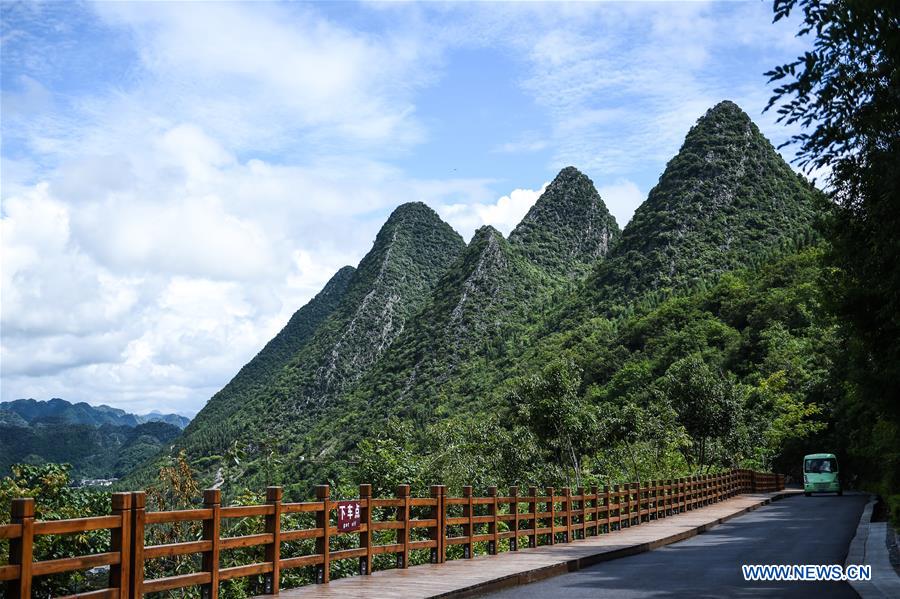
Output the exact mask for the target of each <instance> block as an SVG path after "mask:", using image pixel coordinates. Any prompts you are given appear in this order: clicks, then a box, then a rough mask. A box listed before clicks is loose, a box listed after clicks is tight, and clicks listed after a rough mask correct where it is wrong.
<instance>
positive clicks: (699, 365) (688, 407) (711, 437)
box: [661, 354, 742, 468]
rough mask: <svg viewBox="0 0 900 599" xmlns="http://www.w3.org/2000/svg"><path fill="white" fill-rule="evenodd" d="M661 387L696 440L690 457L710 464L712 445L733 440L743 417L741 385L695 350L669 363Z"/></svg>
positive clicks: (704, 464)
mask: <svg viewBox="0 0 900 599" xmlns="http://www.w3.org/2000/svg"><path fill="white" fill-rule="evenodd" d="M661 388H662V390H663V394H664V396H665V397H666V399H667V400H668V401H669V402H671V404H672V406H673V407H674V408H675V411H676V412H677V413H678V420H679V421H680V422H681V424H682V425H683V426H684V428H685V430H686V431H687V433H688V435H690V436H691V439H692V440H693V447H692V448H691V451H690V453H689V460H690V461H691V462H692V463H693V464H695V465H697V466H699V467H701V468H702V467H703V466H709V465H710V462H709V461H708V459H709V458H710V454H711V451H710V449H711V447H710V446H711V445H713V444H715V443H716V442H718V443H719V444H726V445H727V444H730V443H731V442H732V441H733V439H732V437H733V435H734V433H735V432H736V430H737V428H738V424H739V422H740V419H741V406H742V392H741V389H740V387H739V386H738V385H737V384H735V382H734V381H733V380H731V379H730V378H729V377H726V376H725V375H724V374H723V373H722V372H721V371H718V370H716V369H714V368H712V367H710V366H709V365H708V364H707V363H706V362H704V361H703V359H702V358H701V357H700V356H699V355H697V354H693V355H690V356H688V357H686V358H682V359H681V360H678V361H677V362H675V363H674V364H672V366H671V367H669V369H668V370H667V371H666V374H665V376H664V377H663V380H662V383H661Z"/></svg>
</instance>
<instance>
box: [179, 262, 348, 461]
mask: <svg viewBox="0 0 900 599" xmlns="http://www.w3.org/2000/svg"><path fill="white" fill-rule="evenodd" d="M355 272H356V269H354V268H353V267H352V266H345V267H344V268H342V269H340V270H339V271H337V273H335V275H334V276H333V277H331V279H330V280H329V281H328V283H326V284H325V287H324V288H323V289H322V291H320V292H319V293H318V294H317V295H316V296H315V297H314V298H313V299H311V300H310V301H309V303H307V304H306V305H305V306H303V307H302V308H300V309H299V310H297V311H296V312H294V315H293V316H291V319H290V320H289V321H288V323H287V324H286V325H285V326H284V328H283V329H281V331H280V332H279V333H278V334H277V335H275V337H273V338H272V340H271V341H269V342H268V343H267V344H266V346H265V347H263V348H262V350H260V352H259V353H258V354H256V356H255V357H254V358H253V359H252V360H250V361H249V362H248V363H247V364H246V365H244V367H243V368H241V369H240V371H238V373H237V374H236V375H235V377H234V378H233V379H231V381H230V382H229V383H228V384H227V385H225V387H224V388H223V389H222V390H221V391H219V392H218V393H216V394H215V395H213V396H212V398H211V399H210V400H209V401H208V402H207V403H206V405H205V406H204V407H203V409H202V410H201V411H200V412H199V413H198V414H197V416H196V417H195V418H194V420H193V422H191V424H190V425H189V426H188V428H187V430H186V431H185V436H186V437H188V438H190V439H193V438H194V435H196V434H197V431H201V436H202V438H203V439H204V440H205V442H206V444H207V445H208V446H209V447H210V448H212V449H219V448H221V447H225V446H227V445H228V444H229V443H230V439H231V436H232V433H233V431H231V430H229V429H228V428H227V427H224V426H221V424H222V422H223V421H224V420H227V419H228V418H229V416H231V415H233V414H234V413H235V412H237V411H239V410H240V409H241V407H242V406H243V405H244V404H246V403H247V402H250V401H252V399H253V398H254V397H256V396H257V395H258V394H260V393H262V392H263V391H264V390H265V389H266V387H267V386H268V385H269V384H270V382H271V380H272V379H273V378H275V377H276V376H278V374H279V372H280V371H281V370H282V369H283V368H284V367H285V366H286V365H287V364H288V362H290V361H291V359H292V358H293V357H294V356H295V355H296V354H297V352H298V351H300V350H301V349H302V348H303V346H304V345H305V344H306V342H307V341H309V340H310V338H311V337H312V336H313V334H314V333H315V332H316V329H317V328H318V326H319V325H320V324H322V321H324V320H325V319H326V318H328V317H329V316H331V314H332V313H334V311H335V310H336V309H337V308H338V306H340V304H341V300H343V299H344V296H345V294H346V292H347V287H348V285H349V284H350V281H351V280H352V279H353V274H354V273H355ZM212 431H214V432H212ZM198 449H201V448H198Z"/></svg>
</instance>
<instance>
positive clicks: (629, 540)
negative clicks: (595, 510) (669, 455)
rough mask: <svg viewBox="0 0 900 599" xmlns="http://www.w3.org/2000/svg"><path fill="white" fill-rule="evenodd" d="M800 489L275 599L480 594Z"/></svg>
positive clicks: (681, 532) (695, 530) (613, 554)
mask: <svg viewBox="0 0 900 599" xmlns="http://www.w3.org/2000/svg"><path fill="white" fill-rule="evenodd" d="M800 492H801V491H799V490H785V491H778V492H774V493H755V494H748V495H739V496H737V497H733V498H731V499H728V500H726V501H723V502H721V503H716V504H713V505H711V506H707V507H704V508H702V509H698V510H692V511H689V512H685V513H682V514H678V515H676V516H670V517H668V518H665V519H663V520H654V521H652V522H645V523H643V524H641V525H640V526H633V527H629V528H625V529H623V530H621V531H617V532H613V533H611V534H604V535H601V536H598V537H589V538H588V539H586V540H580V541H575V542H573V543H568V544H562V545H552V546H540V547H537V548H534V549H523V550H520V551H516V552H505V553H501V554H499V555H491V556H480V557H476V558H474V559H469V560H463V559H460V560H452V561H448V562H446V563H443V564H427V565H422V566H415V567H411V568H408V569H405V570H385V571H380V572H375V573H373V574H371V575H370V576H353V577H350V578H342V579H340V580H335V581H332V582H330V583H329V584H318V585H308V586H304V587H299V588H296V589H288V590H283V591H281V593H280V597H282V598H283V599H301V598H302V599H313V598H316V599H323V598H328V599H337V598H352V599H366V598H370V597H371V598H378V599H393V598H398V599H399V598H404V599H407V598H415V597H420V598H426V597H468V596H474V595H479V594H482V593H487V592H490V591H495V590H498V589H501V588H506V587H509V586H515V585H519V584H525V583H528V582H533V581H536V580H541V579H543V578H548V577H550V576H556V575H558V574H563V573H565V572H571V571H575V570H578V569H580V568H584V567H586V566H590V565H593V564H596V563H599V562H602V561H607V560H610V559H615V558H618V557H624V556H627V555H634V554H636V553H643V552H645V551H650V550H651V549H656V548H658V547H662V546H664V545H668V544H670V543H675V542H677V541H681V540H684V539H687V538H689V537H692V536H694V535H696V534H699V533H701V532H704V531H706V530H708V529H710V528H711V527H713V526H715V525H716V524H719V523H721V522H724V521H725V520H728V519H730V518H733V517H735V516H739V515H741V514H744V513H746V512H748V511H750V510H752V509H755V508H757V507H759V506H762V505H765V504H767V503H769V502H771V501H773V500H775V499H779V498H781V497H785V496H790V495H795V494H797V493H800ZM266 597H271V595H262V596H260V597H258V598H257V599H264V598H266Z"/></svg>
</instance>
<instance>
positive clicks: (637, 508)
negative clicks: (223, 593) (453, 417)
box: [0, 470, 784, 599]
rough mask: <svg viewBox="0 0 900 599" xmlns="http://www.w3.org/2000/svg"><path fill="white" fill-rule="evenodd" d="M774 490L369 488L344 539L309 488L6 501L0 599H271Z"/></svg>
mask: <svg viewBox="0 0 900 599" xmlns="http://www.w3.org/2000/svg"><path fill="white" fill-rule="evenodd" d="M783 488H784V476H783V475H777V474H769V473H760V472H753V471H750V470H731V471H728V472H723V473H720V474H714V475H706V476H692V477H689V478H678V479H671V480H662V481H648V482H645V483H642V484H639V483H627V484H624V485H615V486H612V487H603V488H602V489H599V488H597V487H592V488H591V489H589V490H585V489H577V490H576V491H575V492H574V493H573V492H572V491H571V490H570V489H568V488H564V489H554V488H553V487H547V488H545V489H542V490H538V489H537V488H536V487H531V488H529V489H528V491H527V493H526V494H520V493H519V489H518V488H516V487H511V488H510V489H508V492H507V494H506V495H503V496H501V495H499V494H498V492H497V488H496V487H489V488H488V490H487V494H486V495H485V496H475V495H474V494H473V492H472V487H464V488H463V493H462V496H460V497H451V496H449V495H446V494H445V487H444V486H443V485H434V486H432V487H431V489H430V496H428V497H412V496H410V492H409V485H401V486H400V487H398V488H397V492H396V494H395V496H394V497H391V498H374V497H372V496H371V485H360V486H359V498H358V499H356V500H354V501H357V502H358V503H359V506H360V525H359V528H358V529H356V530H354V531H352V532H339V531H338V529H337V528H336V523H337V517H336V514H335V512H336V508H337V505H338V504H337V502H336V501H332V498H331V496H330V489H329V487H328V486H327V485H323V486H319V487H316V500H315V501H312V502H304V503H284V502H282V489H281V487H269V488H268V490H267V501H266V503H265V504H262V505H251V506H234V507H226V506H222V505H221V497H220V493H219V491H218V490H207V491H205V492H204V494H203V507H202V508H199V509H190V510H179V511H168V512H148V511H146V510H145V495H144V493H143V492H135V493H113V494H112V514H111V515H109V516H98V517H92V518H78V519H71V520H52V521H35V519H34V500H33V499H28V498H25V499H16V500H14V502H13V505H12V522H11V523H10V524H6V525H0V539H9V562H8V565H6V566H0V581H6V585H7V596H9V597H12V598H18V599H26V598H29V597H31V585H32V578H33V577H35V576H44V575H49V574H58V573H63V572H71V571H76V570H87V569H91V568H96V567H100V566H108V567H109V587H108V588H106V589H102V590H97V591H91V592H87V593H79V594H77V595H71V596H69V597H76V596H77V597H84V598H107V599H116V598H122V599H124V598H125V597H143V595H144V594H145V593H153V592H160V591H167V590H171V589H181V588H187V587H193V586H198V585H199V586H201V588H202V590H203V595H204V597H209V598H211V599H216V598H217V597H218V592H219V583H221V582H223V581H227V580H230V579H234V578H240V577H248V576H255V577H259V576H262V577H264V592H265V593H271V594H275V593H277V592H278V589H279V586H280V580H281V572H282V571H284V570H287V569H291V568H302V567H310V568H313V569H314V570H313V571H314V579H315V581H316V582H318V583H327V582H328V581H329V579H330V577H331V568H332V564H334V563H335V562H337V561H339V560H357V561H358V571H359V573H360V574H362V575H365V574H371V572H372V568H373V559H374V558H375V556H378V555H383V554H393V555H394V556H395V559H394V560H392V562H393V563H395V564H396V567H399V568H406V567H409V558H410V552H412V551H417V550H426V551H427V552H429V554H430V561H431V563H443V562H444V561H446V560H447V559H448V558H449V557H452V556H457V557H461V558H464V559H466V558H467V559H471V558H473V557H474V556H475V553H476V551H475V549H476V547H475V544H476V543H477V544H480V545H481V547H483V548H486V552H487V553H488V554H496V553H497V552H499V551H518V550H521V549H523V548H525V547H537V546H538V545H547V544H549V545H553V544H557V543H566V542H572V541H576V540H579V539H585V538H588V537H592V536H595V535H599V534H605V533H609V532H613V531H615V530H618V529H621V528H624V527H628V526H635V525H639V524H640V523H642V522H649V521H652V520H657V519H660V518H665V517H667V516H671V515H673V514H677V513H679V512H684V511H687V510H694V509H699V508H702V507H704V506H706V505H709V504H711V503H716V502H718V501H722V500H724V499H727V498H729V497H732V496H734V495H737V494H740V493H749V492H769V491H776V490H781V489H783ZM302 513H306V514H311V515H314V519H315V525H314V526H313V527H311V528H299V529H286V527H285V522H284V521H285V520H288V519H289V517H290V515H291V514H302ZM248 517H259V518H262V520H263V522H264V531H265V532H262V533H259V534H250V535H244V536H235V537H223V536H222V534H221V533H222V523H223V522H224V521H227V520H230V519H236V518H248ZM177 522H200V523H202V537H201V538H200V539H199V540H187V541H181V542H176V543H170V544H165V545H146V539H147V535H146V533H147V532H148V530H149V529H150V528H151V527H153V526H157V525H166V524H170V523H177ZM103 529H106V530H109V531H110V535H111V538H110V543H109V551H107V552H104V553H98V554H94V555H83V556H75V557H69V558H62V559H52V560H45V561H34V559H33V552H32V549H33V543H34V538H35V537H37V536H40V535H65V534H73V533H81V532H86V531H92V530H103ZM378 531H395V534H392V535H390V536H391V537H392V538H391V539H390V540H392V541H393V542H389V543H381V544H378V543H376V539H375V536H374V534H373V533H376V532H378ZM346 536H350V537H356V539H351V540H354V541H355V542H353V543H352V545H355V546H354V547H352V548H349V549H340V550H332V545H333V544H335V543H332V541H333V540H335V539H338V538H340V537H346ZM382 536H383V535H382ZM300 539H313V540H314V547H315V549H314V552H313V553H310V554H307V555H301V556H293V557H283V556H282V555H281V550H282V544H283V543H287V542H290V541H296V540H300ZM382 540H383V539H382ZM523 541H524V545H523ZM453 546H462V551H461V552H460V551H459V550H458V549H457V550H452V549H450V548H451V547H453ZM248 547H263V548H264V560H263V561H259V562H255V563H248V564H245V565H240V566H234V567H228V568H222V567H220V554H221V552H223V551H227V550H230V549H238V548H248ZM198 554H199V555H200V556H201V560H200V564H201V568H200V569H199V570H197V571H196V572H192V573H188V574H180V575H176V576H169V577H165V578H151V579H145V564H146V562H148V561H149V560H154V559H159V558H171V557H175V556H184V555H198ZM451 554H452V555H451Z"/></svg>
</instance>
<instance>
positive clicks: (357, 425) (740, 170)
mask: <svg viewBox="0 0 900 599" xmlns="http://www.w3.org/2000/svg"><path fill="white" fill-rule="evenodd" d="M816 194H817V192H816V191H815V189H814V188H813V187H811V186H810V185H809V184H807V183H806V182H805V181H804V180H803V179H802V178H801V177H798V176H797V175H796V174H795V173H794V172H793V171H791V169H790V167H788V166H787V164H785V162H784V160H783V159H782V158H781V157H780V156H779V155H778V154H777V152H775V150H774V149H773V148H772V146H771V144H769V142H768V141H767V140H766V139H765V138H764V137H762V135H761V134H760V133H759V130H758V129H757V128H756V126H755V125H754V124H753V123H752V122H751V121H750V119H749V117H747V115H746V114H745V113H744V112H743V111H741V110H740V108H738V107H737V106H736V105H734V104H732V103H730V102H723V103H720V104H719V105H717V106H715V107H714V108H712V109H711V110H710V111H708V112H707V114H706V115H704V116H703V117H701V118H700V119H699V120H698V122H697V124H696V125H695V126H694V127H693V128H692V129H691V130H690V132H689V133H688V135H687V137H686V139H685V143H684V145H683V146H682V148H681V150H680V151H679V153H678V155H677V156H675V157H674V158H673V159H672V160H671V161H670V162H669V164H668V165H667V167H666V170H665V172H664V173H663V175H662V176H661V177H660V182H659V184H658V185H657V186H656V187H655V188H654V189H653V190H652V191H651V193H650V196H649V197H648V199H647V201H646V202H644V204H643V205H642V206H641V207H639V208H638V210H637V212H636V213H635V217H634V219H633V220H632V221H631V222H630V223H629V224H628V226H627V227H626V228H625V230H624V231H622V232H620V230H619V228H618V226H617V224H616V223H615V220H614V219H613V218H612V216H611V215H610V214H609V212H608V210H607V208H606V206H605V205H604V204H603V201H602V199H601V198H600V196H599V194H598V193H597V191H596V189H595V188H594V186H593V183H592V182H591V181H590V179H588V178H587V177H586V176H584V175H583V174H581V173H580V172H579V171H578V170H577V169H575V168H574V167H567V168H565V169H563V170H562V171H561V172H560V173H559V175H558V176H557V177H556V178H555V179H554V181H553V182H552V183H551V184H550V185H549V186H548V187H547V189H546V190H545V192H544V193H543V194H542V196H541V197H540V198H539V200H538V201H537V202H536V203H535V205H534V206H533V207H532V208H531V210H530V211H529V213H528V214H527V215H526V217H525V218H524V219H523V221H522V223H520V224H519V226H517V227H516V228H515V229H514V231H513V232H512V234H511V235H510V236H509V238H508V239H505V238H504V237H503V235H501V234H500V233H499V232H498V231H496V230H495V229H493V228H491V227H483V228H481V229H479V230H478V231H477V232H476V234H475V235H474V236H473V238H472V240H471V242H470V243H469V244H468V246H465V245H464V244H463V243H462V240H461V239H459V238H458V237H459V236H458V235H456V234H455V233H452V235H451V234H448V233H447V231H448V230H450V228H449V226H448V225H446V224H445V223H443V222H442V221H440V219H439V218H438V217H437V215H436V214H434V213H433V212H431V211H430V209H428V208H426V207H425V206H424V205H421V204H411V205H410V204H407V205H404V206H401V207H400V208H398V209H397V210H396V211H395V213H394V214H393V215H392V216H391V218H390V219H389V220H388V222H387V223H386V224H385V226H384V227H383V228H382V230H381V232H380V233H379V235H378V237H377V239H376V241H375V244H374V247H373V250H372V251H371V252H370V253H369V254H368V255H367V256H366V257H365V258H364V259H363V261H362V262H361V263H360V265H359V268H358V269H357V271H356V272H354V273H353V274H352V277H351V280H350V281H349V282H348V286H347V290H346V291H345V297H344V298H342V300H341V301H340V304H339V305H338V307H336V308H335V310H334V312H333V313H332V314H331V315H330V316H328V317H327V318H325V319H324V320H322V322H321V323H320V324H319V325H318V327H317V329H316V330H315V332H314V333H313V334H312V335H311V337H310V338H309V340H308V341H307V342H304V343H303V344H302V346H301V347H300V349H299V350H298V351H297V352H296V354H295V355H294V356H293V357H292V358H291V359H290V360H289V361H287V362H286V363H285V364H284V366H283V367H282V368H281V369H280V370H278V371H277V373H276V376H273V377H270V378H268V379H267V380H266V381H265V385H264V387H263V388H261V390H260V391H259V392H255V394H254V396H253V397H250V398H248V399H247V401H246V402H243V404H242V406H241V407H240V408H239V409H238V410H236V411H234V412H232V413H230V414H226V415H225V416H224V417H222V418H219V419H218V422H215V423H211V424H210V425H209V426H203V427H200V426H198V427H197V428H196V430H191V431H189V432H190V433H191V434H186V435H185V436H184V438H183V440H182V441H181V442H180V443H179V446H180V447H184V448H186V449H187V450H188V455H189V457H190V458H191V459H192V460H194V463H195V465H197V466H198V467H199V469H200V470H201V471H202V472H204V473H206V474H207V475H208V474H209V473H210V472H211V471H212V469H213V468H215V467H216V466H217V465H221V464H226V463H227V461H228V460H224V459H223V452H225V451H226V450H227V451H232V450H233V451H239V452H240V453H241V456H242V457H241V460H242V464H243V465H242V467H241V468H240V469H239V471H236V472H232V473H231V476H232V477H233V478H235V479H240V480H244V481H255V482H256V484H259V483H263V482H269V481H270V480H272V478H273V477H275V478H277V479H279V480H281V481H282V482H285V483H294V484H297V485H300V486H302V485H304V484H307V483H308V481H310V480H325V479H330V478H340V477H341V473H342V472H344V469H345V468H346V467H347V464H348V463H350V461H352V460H354V459H356V458H354V455H355V454H356V452H357V450H358V448H359V447H361V445H360V444H365V442H366V440H367V439H371V438H372V437H378V436H381V435H383V434H385V432H386V431H389V430H393V429H394V428H395V427H396V425H397V423H406V424H408V425H410V426H412V427H414V428H417V429H418V430H423V427H431V426H438V427H440V426H442V425H441V423H442V422H458V421H459V420H460V419H465V418H471V417H476V420H475V421H474V422H471V423H470V424H469V426H474V425H476V424H478V423H481V424H478V426H482V425H484V423H485V422H497V421H496V420H492V418H495V417H497V415H499V414H503V415H504V418H505V420H504V421H505V422H507V423H510V426H511V425H512V424H511V423H513V422H514V421H517V419H518V418H519V416H520V415H519V414H518V410H517V409H513V411H512V412H510V411H509V410H510V409H511V408H510V405H509V403H508V401H509V400H508V394H509V392H510V389H511V388H512V387H511V385H514V384H515V381H517V380H519V377H524V376H528V375H529V374H533V373H535V372H541V371H542V369H543V368H544V367H545V366H546V365H547V364H548V363H551V362H554V361H555V360H557V359H558V358H561V357H566V356H568V358H566V359H570V360H573V361H574V363H575V364H576V365H578V367H579V368H580V369H581V371H583V372H584V373H585V375H586V377H585V379H583V380H582V381H581V383H580V384H579V386H577V389H578V393H579V394H584V393H587V390H588V386H589V385H591V384H596V385H603V386H604V388H603V389H600V390H599V391H597V392H600V393H602V396H603V401H607V400H610V398H612V399H613V400H614V399H615V394H616V392H617V391H616V389H626V387H623V386H622V385H618V383H615V381H616V378H615V374H616V372H615V368H616V367H617V366H616V365H619V366H628V360H627V359H626V355H627V354H626V353H624V352H626V351H627V352H628V354H630V355H635V354H633V352H637V355H639V354H640V351H641V348H640V347H628V348H625V347H624V346H622V344H621V342H620V341H618V339H619V338H618V337H617V333H616V331H617V330H618V329H619V327H620V326H622V322H620V320H621V319H622V318H628V317H629V316H630V315H631V314H633V313H634V310H635V309H636V308H638V307H640V309H639V312H640V313H643V312H645V311H646V310H649V309H653V307H654V306H655V305H656V304H658V303H659V302H661V301H663V300H665V298H666V297H667V296H668V295H670V294H671V293H672V292H676V291H677V292H679V293H690V292H691V291H692V290H693V289H695V288H699V289H702V288H704V286H705V285H709V284H714V283H715V282H716V280H717V279H718V278H719V277H720V276H721V275H722V274H723V273H724V272H727V271H729V270H735V269H738V268H742V267H746V266H747V265H753V264H759V263H760V261H763V262H764V261H767V260H770V259H777V258H778V257H779V256H780V255H782V254H784V253H786V252H790V251H793V250H794V249H796V248H797V247H799V246H802V245H803V244H805V243H807V242H808V241H809V239H810V238H811V225H812V219H813V210H814V207H813V206H814V202H815V198H816ZM401 223H407V226H401ZM409 223H411V225H410V224H409ZM404 231H405V233H403V232H404ZM411 231H416V235H409V232H411ZM404 240H405V241H404ZM439 248H443V249H439ZM447 248H449V249H447ZM395 253H396V255H395ZM401 265H402V266H401ZM422 273H427V274H426V275H423V274H422ZM414 281H417V282H418V283H414ZM398 289H402V290H403V291H402V292H401V291H398ZM398 298H405V300H404V302H401V301H399V300H398ZM401 304H402V307H401V308H400V309H398V306H401ZM713 328H714V330H715V329H716V327H713ZM719 328H721V327H719ZM704 334H705V333H704ZM698 338H699V337H698ZM683 347H687V346H686V345H685V346H683ZM669 358H671V359H669ZM676 361H677V357H675V356H668V357H667V358H666V359H665V360H661V361H660V362H659V366H657V367H655V368H654V369H652V370H651V371H649V372H645V373H644V375H642V376H644V378H643V379H642V384H643V385H644V386H647V385H651V384H656V381H657V379H659V378H660V377H662V376H663V375H665V374H666V372H667V369H668V367H669V366H671V365H672V364H673V363H674V362H676ZM636 363H640V362H639V361H638V362H636ZM719 363H721V361H720V362H719ZM650 375H652V377H650V378H646V377H649V376H650ZM565 378H566V377H562V379H560V380H564V379H565ZM567 384H568V383H567ZM610 384H612V386H611V387H609V385H610ZM748 384H750V383H748ZM617 385H618V386H617ZM743 388H744V387H741V389H743ZM623 400H624V398H623ZM592 401H594V400H590V401H587V403H585V404H584V405H585V406H589V405H591V402H592ZM559 405H563V404H559ZM579 409H580V408H579ZM482 417H483V418H482ZM198 422H200V417H198ZM669 424H670V425H671V423H669ZM448 426H449V425H448ZM672 426H674V425H672ZM438 430H439V433H438V434H440V435H443V434H451V432H448V431H447V430H444V429H438ZM215 431H219V433H216V432H215ZM495 432H496V431H495ZM221 433H224V435H222V434H221ZM217 434H218V435H219V436H218V437H217ZM491 434H494V433H491ZM497 434H499V433H497ZM212 438H215V439H217V440H216V442H215V443H212V444H210V443H209V439H212ZM219 439H221V440H219ZM227 440H231V441H232V447H231V449H229V447H226V445H225V443H224V441H227ZM420 449H421V448H420ZM567 451H569V450H567Z"/></svg>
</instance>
